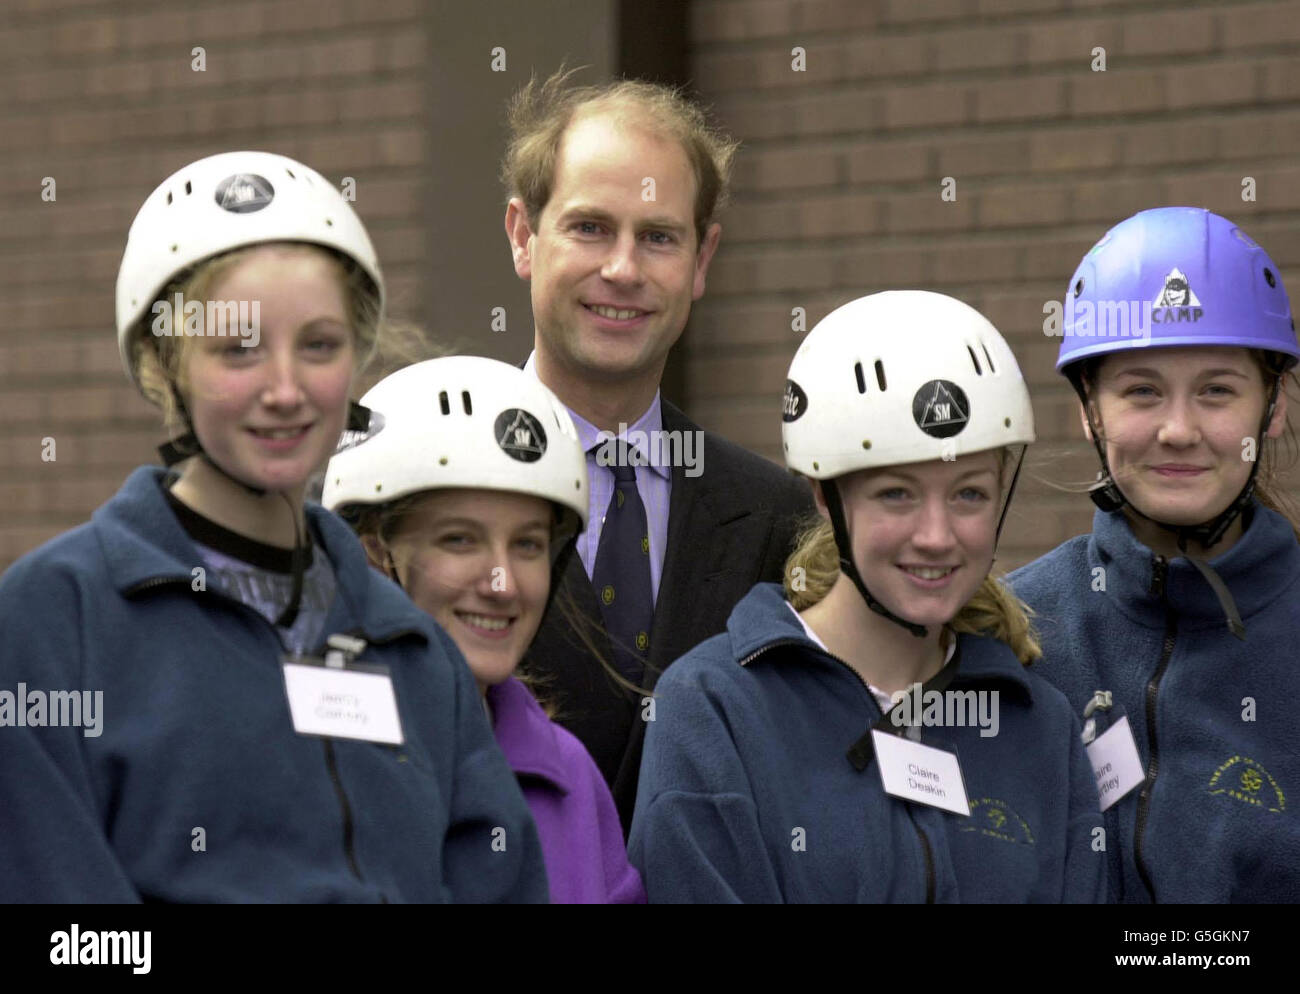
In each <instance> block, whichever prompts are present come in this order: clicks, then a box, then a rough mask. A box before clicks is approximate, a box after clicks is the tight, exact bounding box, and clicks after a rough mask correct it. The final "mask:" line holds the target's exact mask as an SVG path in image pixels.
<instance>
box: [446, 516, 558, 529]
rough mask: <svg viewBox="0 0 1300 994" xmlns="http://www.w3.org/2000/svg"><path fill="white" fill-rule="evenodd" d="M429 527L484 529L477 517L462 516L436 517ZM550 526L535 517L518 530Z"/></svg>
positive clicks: (543, 520) (542, 519)
mask: <svg viewBox="0 0 1300 994" xmlns="http://www.w3.org/2000/svg"><path fill="white" fill-rule="evenodd" d="M429 527H431V528H468V529H470V530H471V531H482V530H483V522H481V521H479V520H477V519H475V518H461V517H454V518H435V519H434V521H433V522H432V523H431V524H430V526H429ZM550 527H551V525H550V522H548V521H546V520H545V519H544V518H533V520H532V521H527V522H525V523H524V524H522V525H520V526H519V527H518V529H517V530H518V531H525V530H527V529H531V528H539V529H546V528H550Z"/></svg>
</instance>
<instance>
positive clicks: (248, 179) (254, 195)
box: [216, 173, 275, 214]
mask: <svg viewBox="0 0 1300 994" xmlns="http://www.w3.org/2000/svg"><path fill="white" fill-rule="evenodd" d="M274 199H275V187H273V186H271V184H270V182H269V181H268V180H265V179H263V178H262V177H261V176H258V175H257V174H256V173H235V175H233V176H227V177H226V178H225V179H223V180H222V181H221V182H220V183H218V184H217V193H216V201H217V206H218V207H220V208H221V209H222V210H223V211H230V212H231V213H232V214H251V213H253V211H260V210H261V209H262V208H263V207H265V206H266V205H267V204H269V203H270V202H271V201H272V200H274Z"/></svg>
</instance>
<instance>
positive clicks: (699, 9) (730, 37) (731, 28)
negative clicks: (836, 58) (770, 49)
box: [688, 0, 795, 45]
mask: <svg viewBox="0 0 1300 994" xmlns="http://www.w3.org/2000/svg"><path fill="white" fill-rule="evenodd" d="M688 10H689V17H690V29H689V36H690V38H691V42H692V44H695V45H701V44H705V43H708V42H721V41H739V40H748V39H752V38H765V37H770V36H771V35H789V34H790V33H791V32H792V31H793V30H794V26H795V25H794V12H795V8H794V7H793V6H792V5H791V4H789V3H787V2H785V0H704V2H699V3H692V4H690V5H689V7H688Z"/></svg>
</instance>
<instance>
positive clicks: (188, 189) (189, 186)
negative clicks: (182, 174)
mask: <svg viewBox="0 0 1300 994" xmlns="http://www.w3.org/2000/svg"><path fill="white" fill-rule="evenodd" d="M193 192H194V187H193V185H192V184H191V183H190V181H189V180H186V181H185V196H187V197H188V196H189V195H190V194H191V193H193Z"/></svg>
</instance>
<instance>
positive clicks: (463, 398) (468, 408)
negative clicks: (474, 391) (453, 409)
mask: <svg viewBox="0 0 1300 994" xmlns="http://www.w3.org/2000/svg"><path fill="white" fill-rule="evenodd" d="M460 403H461V406H462V407H464V408H465V413H466V414H469V415H473V413H474V405H473V404H471V403H470V401H469V391H468V390H462V391H461V392H460Z"/></svg>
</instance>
